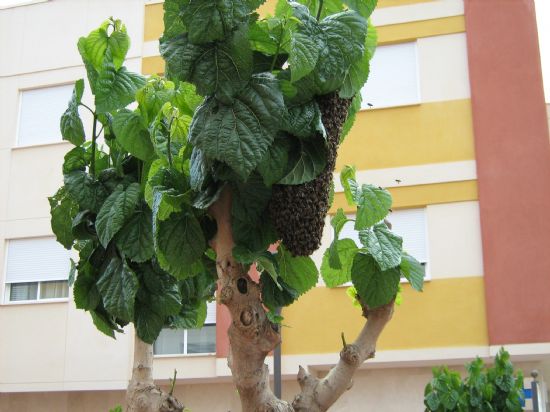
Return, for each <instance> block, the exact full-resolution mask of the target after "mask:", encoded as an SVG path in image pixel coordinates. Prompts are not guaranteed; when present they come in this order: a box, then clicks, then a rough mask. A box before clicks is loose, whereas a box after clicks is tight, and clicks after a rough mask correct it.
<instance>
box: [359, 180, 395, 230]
mask: <svg viewBox="0 0 550 412" xmlns="http://www.w3.org/2000/svg"><path fill="white" fill-rule="evenodd" d="M355 200H356V201H357V205H358V206H357V217H356V220H355V229H356V230H364V229H367V228H368V227H371V226H374V225H375V224H376V223H378V222H380V221H381V220H382V219H384V218H385V217H386V216H387V214H388V212H389V210H390V208H391V204H392V198H391V195H390V193H389V192H388V191H387V190H385V189H382V188H381V187H377V186H373V185H362V186H361V189H360V190H359V191H358V192H357V195H356V198H355Z"/></svg>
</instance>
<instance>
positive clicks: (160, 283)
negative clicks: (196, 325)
mask: <svg viewBox="0 0 550 412" xmlns="http://www.w3.org/2000/svg"><path fill="white" fill-rule="evenodd" d="M143 269H144V270H143V271H142V279H143V284H144V286H145V289H146V292H145V289H144V290H143V293H140V295H139V296H138V300H139V301H140V302H141V301H143V300H147V305H148V306H149V307H150V308H151V310H152V311H153V312H155V313H157V314H158V315H160V316H162V317H167V316H171V315H177V314H178V313H179V312H180V310H181V304H182V296H181V294H180V291H179V288H178V283H177V280H176V279H175V278H174V277H173V276H170V275H169V274H167V273H166V272H163V271H161V270H159V269H158V268H156V267H145V268H143Z"/></svg>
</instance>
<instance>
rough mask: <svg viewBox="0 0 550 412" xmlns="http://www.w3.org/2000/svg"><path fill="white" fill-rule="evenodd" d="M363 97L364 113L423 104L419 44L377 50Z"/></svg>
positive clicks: (378, 48)
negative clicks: (418, 55)
mask: <svg viewBox="0 0 550 412" xmlns="http://www.w3.org/2000/svg"><path fill="white" fill-rule="evenodd" d="M361 96H362V97H363V103H362V108H363V109H366V108H368V107H369V106H368V104H369V103H370V104H372V107H373V108H374V109H376V108H382V107H392V106H405V105H410V104H418V103H420V81H419V76H418V59H417V50H416V42H409V43H401V44H392V45H388V46H379V47H377V48H376V52H375V53H374V57H373V58H372V60H371V62H370V74H369V79H368V81H367V84H366V85H365V86H364V87H363V89H362V90H361Z"/></svg>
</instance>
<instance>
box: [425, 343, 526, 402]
mask: <svg viewBox="0 0 550 412" xmlns="http://www.w3.org/2000/svg"><path fill="white" fill-rule="evenodd" d="M466 371H467V373H468V376H467V377H466V378H465V379H461V377H460V374H458V373H457V372H455V371H451V370H449V369H448V368H446V367H441V368H436V369H434V370H433V379H432V380H431V382H430V383H428V384H427V385H426V389H425V391H424V405H425V406H426V411H430V412H455V411H456V412H462V411H465V412H466V411H468V412H497V411H498V412H519V411H521V410H523V408H522V406H521V403H522V402H521V401H522V399H523V374H522V372H521V371H520V370H518V371H516V372H514V366H513V365H512V362H511V361H510V354H509V353H508V352H506V351H505V350H504V349H503V348H501V349H500V351H499V352H498V354H497V355H496V357H495V363H494V365H493V366H490V367H489V366H486V365H484V363H483V361H482V360H481V359H480V358H476V359H475V360H474V361H472V362H470V363H469V364H467V365H466Z"/></svg>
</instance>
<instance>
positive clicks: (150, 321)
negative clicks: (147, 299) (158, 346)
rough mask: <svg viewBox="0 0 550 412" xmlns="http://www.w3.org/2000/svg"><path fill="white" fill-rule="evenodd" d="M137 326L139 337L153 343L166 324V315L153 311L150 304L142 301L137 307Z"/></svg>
mask: <svg viewBox="0 0 550 412" xmlns="http://www.w3.org/2000/svg"><path fill="white" fill-rule="evenodd" d="M134 324H135V327H136V333H137V335H138V336H139V338H140V339H141V340H142V341H144V342H145V343H149V344H151V345H152V344H153V343H154V342H155V340H156V339H157V338H158V336H159V334H160V332H161V330H162V327H163V326H164V317H163V316H161V315H159V314H157V313H156V312H153V311H152V310H151V308H150V307H149V306H147V305H146V304H144V303H143V302H140V304H139V305H136V308H135V322H134Z"/></svg>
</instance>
